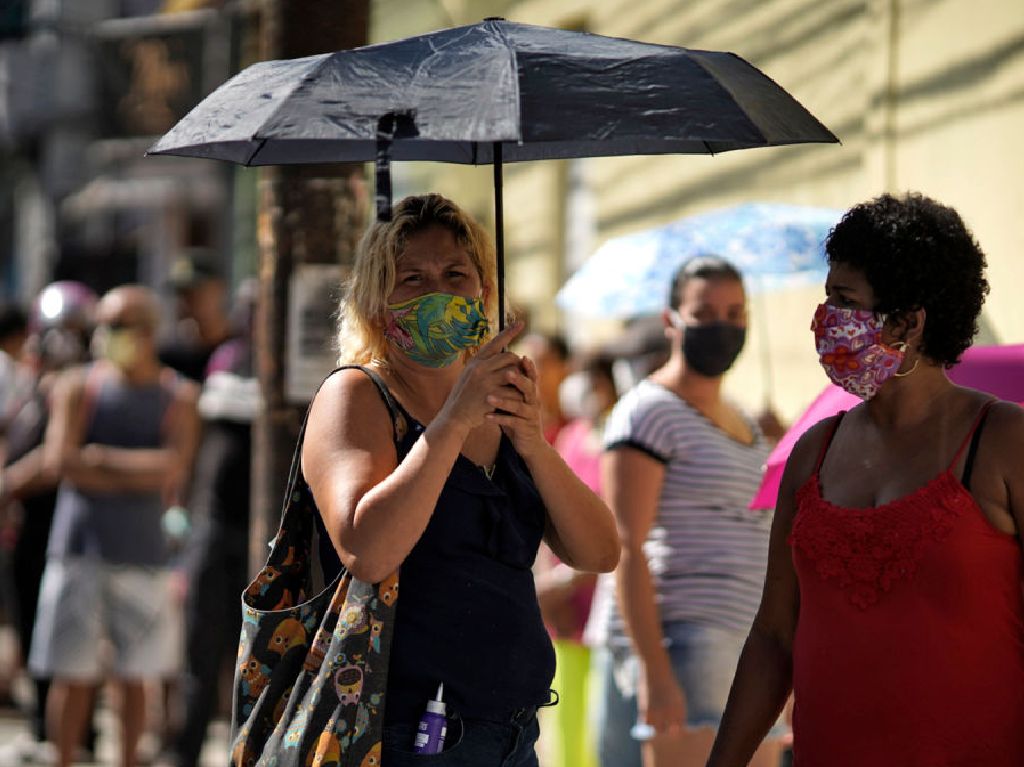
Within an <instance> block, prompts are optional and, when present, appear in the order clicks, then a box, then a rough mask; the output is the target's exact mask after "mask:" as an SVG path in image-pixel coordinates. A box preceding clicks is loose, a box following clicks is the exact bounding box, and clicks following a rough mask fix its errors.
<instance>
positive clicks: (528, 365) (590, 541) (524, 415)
mask: <svg viewBox="0 0 1024 767" xmlns="http://www.w3.org/2000/svg"><path fill="white" fill-rule="evenodd" d="M503 383H506V384H507V387H513V388H512V389H508V388H507V387H506V391H508V393H507V394H496V395H492V396H491V397H490V399H489V400H488V401H489V402H490V404H491V405H492V407H493V408H495V409H497V410H499V411H501V412H497V413H491V414H489V415H488V418H490V419H491V420H493V421H495V422H497V423H498V424H499V425H500V426H502V428H503V429H505V431H506V432H507V433H508V435H509V438H510V439H511V440H512V444H513V446H514V447H515V449H516V452H518V453H519V455H520V456H521V457H522V459H523V461H524V462H525V463H526V468H527V469H529V471H530V475H531V476H532V477H533V481H534V483H535V484H536V485H537V490H538V491H539V492H540V496H541V499H542V500H543V501H544V506H545V507H546V508H547V511H548V524H547V530H546V531H545V540H546V541H547V544H548V546H550V547H551V550H552V551H553V552H555V554H556V555H557V556H558V558H559V559H561V560H562V561H563V562H565V563H566V564H568V565H571V566H572V567H574V568H576V569H577V570H584V571H587V572H596V573H606V572H611V571H612V570H614V569H615V565H616V564H617V563H618V561H619V538H618V535H617V534H616V532H615V519H614V518H613V517H612V514H611V512H610V511H609V510H608V507H607V506H605V504H604V502H603V501H602V500H601V499H600V498H598V496H597V495H596V494H595V493H594V491H593V490H591V489H590V488H589V487H587V486H586V485H585V484H584V483H583V481H582V480H581V479H580V478H579V477H577V476H576V474H575V473H573V471H572V469H570V468H569V467H568V465H566V463H565V461H564V460H562V457H561V456H560V455H559V454H558V452H557V451H556V450H555V449H554V448H553V447H551V445H549V444H548V443H547V442H546V441H545V440H544V436H543V433H542V431H541V427H540V400H539V398H538V396H537V368H536V366H535V365H534V364H533V361H532V360H530V359H529V358H527V357H523V358H522V359H521V361H520V364H519V365H518V366H517V369H510V370H508V371H507V372H506V374H505V380H504V381H503Z"/></svg>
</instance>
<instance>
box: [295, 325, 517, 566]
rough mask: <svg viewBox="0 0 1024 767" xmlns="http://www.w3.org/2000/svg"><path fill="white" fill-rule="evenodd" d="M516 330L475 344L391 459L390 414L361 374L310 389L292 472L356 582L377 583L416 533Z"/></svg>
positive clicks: (500, 375) (478, 418)
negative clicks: (297, 470) (414, 434)
mask: <svg viewBox="0 0 1024 767" xmlns="http://www.w3.org/2000/svg"><path fill="white" fill-rule="evenodd" d="M519 330H521V326H512V327H510V328H506V329H505V331H503V332H502V333H499V334H498V335H497V336H495V337H494V338H493V339H492V340H491V341H490V342H488V343H487V344H486V345H485V346H484V347H482V348H481V350H480V351H479V352H478V353H477V355H476V356H475V357H474V358H473V359H472V361H470V363H469V364H468V365H467V366H466V369H465V370H464V371H463V373H462V375H461V377H460V378H459V380H458V381H457V382H456V384H455V387H454V389H453V391H452V393H451V394H450V395H449V397H448V399H447V401H446V402H445V405H444V407H442V408H441V411H440V412H439V413H438V414H437V416H435V417H434V419H433V420H432V421H431V422H430V424H429V425H428V426H427V428H426V430H425V431H424V432H423V434H422V435H421V436H420V438H419V439H418V440H416V443H415V444H414V445H413V446H412V449H410V451H409V453H408V454H407V455H406V456H405V458H404V459H403V460H402V462H401V463H398V456H397V454H396V453H395V445H394V438H393V433H394V432H393V428H392V423H391V416H390V415H389V414H388V410H387V407H386V406H385V405H384V402H383V401H382V400H381V398H380V394H379V392H378V391H377V388H376V386H375V385H374V383H373V382H372V381H371V380H370V379H369V377H368V376H367V375H366V374H365V373H362V372H360V371H358V370H343V371H341V372H339V373H337V374H335V375H333V376H331V377H330V378H329V379H328V380H327V381H326V382H325V383H324V385H323V387H322V388H321V389H320V392H319V393H318V394H317V396H316V398H315V399H314V401H313V406H312V409H311V410H310V413H309V420H308V422H307V425H306V437H305V443H304V445H303V449H302V472H303V475H304V476H305V478H306V481H307V482H308V483H309V487H310V489H311V490H312V491H313V496H314V498H315V499H316V502H317V507H318V508H319V509H320V513H321V515H323V519H324V523H325V525H326V527H327V531H328V533H329V535H330V536H331V541H332V543H334V548H335V549H336V550H337V552H338V556H339V558H340V559H341V563H342V564H343V565H344V566H345V567H346V568H347V569H348V570H349V572H351V573H352V574H353V575H354V576H355V577H356V578H358V579H360V580H363V581H369V582H373V583H375V582H378V581H381V580H383V579H384V578H386V577H387V576H388V575H390V574H391V573H392V572H394V571H395V569H396V568H397V567H398V566H399V565H400V564H401V563H402V560H404V559H405V558H406V557H407V556H408V555H409V552H410V551H412V548H413V546H415V545H416V542H417V541H418V540H419V539H420V536H421V535H423V531H424V530H425V529H426V527H427V523H428V522H429V521H430V517H431V515H432V514H433V512H434V507H435V506H436V505H437V499H438V498H439V497H440V495H441V490H442V489H443V488H444V483H445V481H446V480H447V479H448V473H449V472H450V471H451V468H452V466H453V465H454V463H455V460H456V459H457V458H458V456H459V452H460V451H461V450H462V445H463V443H464V442H465V441H466V436H467V435H468V434H469V432H470V431H471V430H472V429H473V428H475V427H476V426H478V425H480V424H481V423H483V420H484V417H485V415H486V413H487V412H489V411H491V410H493V406H491V405H489V404H487V396H488V394H489V393H491V392H493V391H495V390H497V389H498V388H499V387H500V386H501V385H502V381H503V380H504V373H505V370H506V369H507V368H508V367H510V366H512V365H515V364H517V362H518V358H516V357H515V355H513V354H509V353H507V352H502V351H501V349H502V348H503V346H504V345H506V344H508V342H509V340H510V339H511V337H513V336H514V335H515V333H518V332H519Z"/></svg>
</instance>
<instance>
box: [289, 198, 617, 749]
mask: <svg viewBox="0 0 1024 767" xmlns="http://www.w3.org/2000/svg"><path fill="white" fill-rule="evenodd" d="M497 289H498V286H497V280H496V265H495V255H494V246H493V244H492V243H491V242H490V240H489V238H488V237H487V235H486V233H485V232H484V231H483V230H482V228H481V227H480V225H479V224H478V223H476V222H475V221H473V220H472V219H471V218H470V217H469V216H468V215H467V214H466V213H465V212H464V211H462V210H461V209H460V208H458V207H457V206H456V205H455V204H454V203H452V202H451V201H449V200H446V199H445V198H443V197H441V196H440V195H436V194H430V195H424V196H422V197H408V198H406V199H404V200H402V201H401V202H400V203H398V205H396V206H395V210H394V217H393V219H392V220H391V221H390V222H388V223H376V224H373V225H372V226H371V228H370V230H369V231H368V233H367V235H366V236H365V237H364V239H363V240H362V242H361V244H360V246H359V249H358V252H357V254H356V263H355V268H354V276H353V280H352V282H351V284H350V288H349V293H348V296H347V298H346V302H345V308H344V310H343V311H344V315H343V324H342V330H341V334H340V340H341V342H342V343H341V345H342V360H344V361H345V362H351V363H357V364H359V365H362V366H363V367H362V368H360V369H347V370H343V371H341V372H339V373H336V374H335V375H333V376H331V377H330V378H328V379H327V381H326V382H325V383H324V385H323V388H321V389H320V391H319V393H318V394H317V395H316V398H315V399H314V401H313V406H312V409H311V411H310V417H309V421H308V427H307V432H306V441H305V446H304V449H303V456H302V468H303V474H304V476H305V478H306V481H307V482H308V483H309V486H310V488H311V489H312V491H313V494H314V495H315V497H316V500H317V505H318V507H319V509H320V513H321V515H322V518H323V522H324V524H325V527H326V531H327V533H328V534H329V536H330V540H331V541H332V542H333V544H334V547H335V550H336V552H337V556H338V557H339V558H340V561H341V562H342V563H343V564H344V565H345V566H346V567H348V568H349V570H350V571H351V572H352V574H353V575H354V576H355V577H357V578H359V579H362V580H365V581H369V582H377V581H381V580H383V579H384V578H386V577H388V576H390V575H391V574H392V573H393V572H394V571H395V570H396V568H398V567H399V566H401V571H400V582H401V595H400V597H399V599H400V603H399V607H398V609H397V612H396V623H395V626H394V638H393V644H392V646H391V657H390V664H389V672H388V674H389V676H388V687H387V693H386V707H385V713H384V716H385V722H384V732H383V751H382V754H381V757H382V758H381V762H382V763H383V764H384V765H388V764H391V765H398V764H414V763H416V762H417V761H418V760H423V759H426V760H428V761H430V763H431V764H436V765H474V767H476V766H479V767H485V765H495V767H497V765H499V764H515V765H517V767H528V766H529V765H534V766H535V765H536V764H537V758H536V755H535V752H534V743H535V741H536V739H537V736H538V725H537V720H536V710H537V707H538V706H540V705H543V704H544V703H546V702H547V700H548V697H549V685H550V681H551V675H552V673H553V672H554V654H553V651H552V648H551V642H550V639H549V638H548V636H547V633H546V632H545V630H544V626H543V623H542V621H541V616H540V608H539V607H538V605H537V596H536V592H535V590H534V583H533V576H532V572H531V569H530V568H531V566H532V564H533V561H534V558H535V556H536V553H537V548H538V546H539V544H540V541H541V539H542V537H546V538H547V540H548V542H549V543H550V544H551V546H552V549H554V551H555V552H556V553H557V554H558V555H559V556H560V557H561V558H562V559H563V561H566V562H568V563H570V564H571V565H573V566H575V567H579V568H581V569H586V570H608V569H611V568H612V567H614V564H615V560H616V557H617V554H618V545H617V538H616V535H615V529H614V523H613V520H612V518H611V515H610V514H609V512H608V510H607V508H605V506H604V504H602V503H601V501H600V500H599V499H598V497H597V496H596V495H594V494H593V493H592V492H591V491H590V490H589V489H588V488H587V487H586V485H584V484H583V483H582V482H580V480H578V479H577V478H576V477H575V476H574V475H573V474H572V472H571V471H570V470H569V468H568V467H567V466H566V465H565V463H564V462H563V461H562V460H561V458H559V456H558V454H557V453H555V451H554V449H553V448H551V446H550V445H549V444H548V443H547V442H545V440H544V437H543V434H542V432H541V423H540V405H539V394H538V390H537V370H536V366H535V364H534V363H533V362H532V361H530V360H529V359H526V358H523V357H520V356H519V355H516V354H513V353H511V352H508V351H505V349H506V347H507V346H508V344H509V343H511V342H512V340H513V339H514V338H515V337H516V336H517V335H518V334H519V333H520V332H521V331H522V325H521V324H514V325H511V326H510V327H508V328H506V329H505V330H504V331H503V332H501V333H497V334H492V330H491V328H492V327H493V324H496V321H497V317H496V315H495V311H496V307H497V303H498V300H497V299H498V296H497ZM425 328H428V329H429V330H428V331H427V330H424V329H425ZM488 338H490V340H487V339H488ZM385 392H389V393H390V394H389V395H388V396H387V397H386V396H385ZM390 396H393V398H394V400H395V401H397V404H396V405H394V406H393V407H394V409H392V408H390V407H389V406H388V405H387V404H386V402H387V401H389V399H390ZM389 411H390V412H389ZM440 683H443V684H444V698H445V701H446V703H447V706H448V711H449V714H452V713H457V714H458V715H459V716H458V719H457V720H451V721H450V723H449V726H448V737H447V740H446V745H447V746H448V747H449V750H448V751H446V752H444V753H441V754H438V755H435V756H428V757H424V756H417V755H414V754H413V740H414V738H415V735H416V731H417V722H418V720H419V719H420V717H421V716H422V714H423V712H424V709H425V707H426V704H427V701H428V700H430V699H432V698H433V697H434V696H435V694H436V693H437V691H438V685H439V684H440Z"/></svg>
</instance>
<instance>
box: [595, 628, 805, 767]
mask: <svg viewBox="0 0 1024 767" xmlns="http://www.w3.org/2000/svg"><path fill="white" fill-rule="evenodd" d="M662 631H663V632H664V636H665V647H666V649H667V650H668V653H669V657H670V659H671V661H672V669H673V671H674V672H675V675H676V679H677V680H678V681H679V685H680V687H682V690H683V695H684V696H685V698H686V726H687V727H693V728H696V727H712V728H714V729H718V725H719V722H720V721H721V719H722V712H723V711H724V710H725V702H726V699H727V698H728V697H729V688H730V686H731V685H732V679H733V676H734V674H735V673H736V664H737V662H738V661H739V657H740V652H741V651H742V649H743V643H744V641H745V640H746V633H745V632H739V631H734V630H729V629H723V628H718V627H715V626H705V625H703V624H699V623H692V622H689V621H677V622H672V623H666V624H664V625H663V626H662ZM591 664H592V666H591V667H592V668H593V669H594V672H595V673H594V679H595V681H596V683H597V684H596V686H597V689H596V690H595V691H594V693H593V695H594V697H593V699H592V700H593V706H592V710H593V712H594V721H593V725H592V726H593V730H594V732H595V733H596V734H597V741H598V761H599V762H600V764H601V767H640V765H641V758H640V744H639V743H638V742H637V741H636V740H635V739H634V738H633V736H632V735H631V733H630V730H631V729H632V728H633V725H634V724H636V722H637V701H636V688H637V682H638V678H639V672H640V666H639V661H638V660H637V658H636V656H635V655H634V654H633V652H632V650H631V649H630V648H629V647H628V646H618V647H610V648H609V647H601V648H595V650H594V652H593V654H592V655H591ZM786 731H787V728H786V725H785V724H784V723H783V722H782V721H781V720H780V721H779V722H777V723H776V725H775V726H774V727H773V728H772V730H771V732H769V733H768V737H770V738H777V737H781V736H782V735H784V734H785V733H786Z"/></svg>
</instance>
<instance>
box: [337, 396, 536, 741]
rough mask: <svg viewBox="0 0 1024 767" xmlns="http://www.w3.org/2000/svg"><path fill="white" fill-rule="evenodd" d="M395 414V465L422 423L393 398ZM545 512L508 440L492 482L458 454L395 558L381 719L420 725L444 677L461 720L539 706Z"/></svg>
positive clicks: (449, 703) (493, 717)
mask: <svg viewBox="0 0 1024 767" xmlns="http://www.w3.org/2000/svg"><path fill="white" fill-rule="evenodd" d="M396 404H397V403H396ZM396 415H397V417H398V423H399V429H398V431H399V433H400V434H402V432H403V428H402V426H403V424H402V421H403V420H404V422H405V424H404V426H405V427H406V428H404V434H402V436H400V438H399V441H398V445H397V447H398V459H399V461H401V460H402V459H403V458H404V457H405V456H406V454H407V453H408V452H409V450H410V449H411V448H412V446H413V444H414V443H415V442H416V440H417V439H419V436H420V434H422V433H423V428H424V427H423V426H422V425H421V424H420V423H418V422H417V421H416V420H415V419H413V418H412V417H411V416H410V415H409V414H408V413H407V412H406V411H405V410H404V409H403V408H402V407H401V405H398V413H397V414H396ZM546 518H547V510H546V509H545V507H544V504H543V501H542V500H541V497H540V493H539V492H538V491H537V487H536V485H535V484H534V482H533V478H532V477H531V476H530V473H529V471H528V470H527V468H526V465H525V463H524V462H523V460H522V458H520V456H519V454H518V453H516V451H515V449H514V448H513V447H512V444H511V442H509V441H508V439H507V438H505V437H504V436H503V437H502V439H501V445H500V447H499V450H498V457H497V460H496V462H495V469H494V474H493V475H492V478H491V479H488V478H487V476H486V475H485V474H484V472H483V469H481V468H480V467H479V466H476V465H475V464H473V463H472V462H471V461H470V460H469V459H468V458H466V457H465V456H462V455H460V456H459V458H458V459H457V460H456V462H455V465H454V466H453V467H452V470H451V473H450V474H449V475H448V480H447V482H445V485H444V489H443V490H442V491H441V495H440V497H439V498H438V501H437V506H436V507H435V509H434V513H433V515H432V516H431V518H430V522H429V523H428V524H427V528H426V530H425V531H424V532H423V535H422V536H421V537H420V539H419V541H418V542H417V543H416V545H415V546H414V547H413V549H412V551H411V552H410V554H409V556H408V557H406V559H405V561H404V562H402V565H401V570H400V573H401V575H400V586H399V588H400V594H399V599H398V608H397V610H396V617H395V633H394V638H393V640H392V645H391V660H390V666H389V671H388V692H387V698H386V701H387V702H386V706H385V713H384V717H385V723H386V724H392V723H409V724H414V723H415V722H417V721H418V720H419V718H420V716H422V714H423V711H424V708H425V707H426V703H427V701H428V700H430V699H432V698H433V697H434V695H435V694H436V693H437V686H438V684H439V683H441V682H444V697H445V703H446V705H447V708H448V710H449V711H450V712H456V713H458V714H459V715H461V716H463V717H466V718H474V719H490V720H494V721H505V722H507V721H508V718H509V716H510V715H511V714H512V713H513V712H514V711H516V710H518V709H521V708H526V707H528V706H536V705H539V704H541V703H546V702H547V701H548V695H549V689H550V685H551V680H552V677H553V676H554V672H555V655H554V649H553V647H552V645H551V639H550V637H549V636H548V633H547V631H546V630H545V628H544V623H543V621H542V620H541V615H540V607H539V605H538V603H537V592H536V590H535V588H534V582H533V572H532V570H531V568H532V566H533V562H534V559H535V557H536V555H537V549H538V547H539V546H540V542H541V538H542V537H543V534H544V525H545V521H546ZM331 552H332V553H333V549H331ZM334 562H335V563H337V557H336V555H334ZM335 567H340V565H338V564H335ZM325 569H329V568H327V567H325ZM326 575H327V577H328V578H329V577H331V576H332V575H333V573H330V572H328V573H326Z"/></svg>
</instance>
